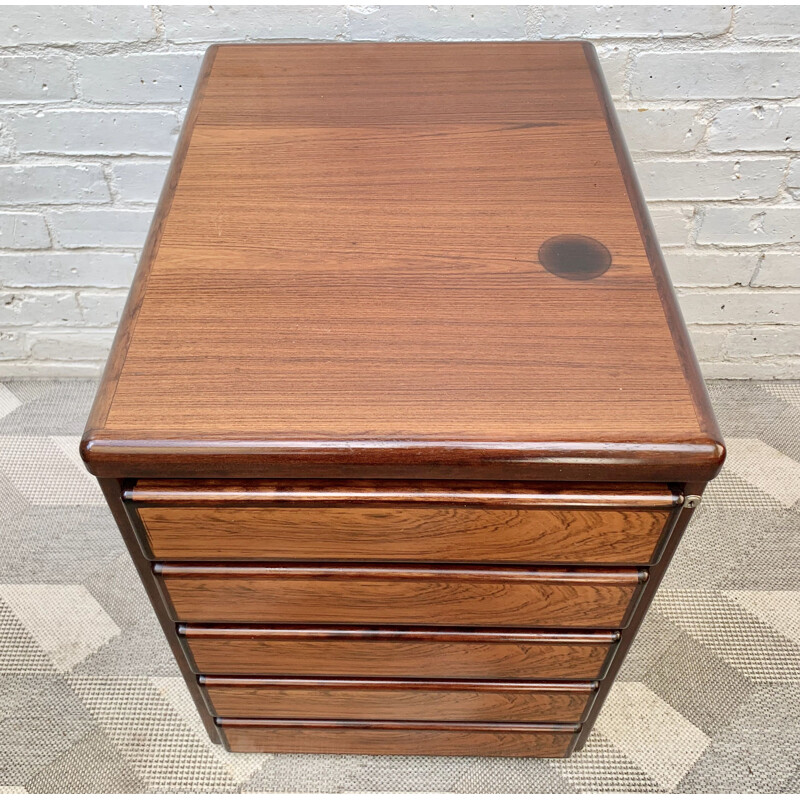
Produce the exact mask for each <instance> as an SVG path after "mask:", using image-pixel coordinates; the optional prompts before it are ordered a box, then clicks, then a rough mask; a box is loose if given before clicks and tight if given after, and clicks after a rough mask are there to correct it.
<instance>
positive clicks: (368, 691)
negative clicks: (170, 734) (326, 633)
mask: <svg viewBox="0 0 800 800" xmlns="http://www.w3.org/2000/svg"><path fill="white" fill-rule="evenodd" d="M200 683H201V684H202V685H203V687H204V688H205V690H206V693H207V697H208V700H209V707H210V709H211V712H212V714H214V715H215V716H219V717H252V718H266V719H320V718H324V719H352V720H359V719H374V720H421V721H426V720H427V721H431V722H445V721H454V722H580V721H581V720H582V719H583V716H584V713H585V712H586V710H587V709H588V707H589V702H590V700H591V699H592V697H593V696H594V693H595V691H596V689H597V686H598V684H597V683H531V682H513V683H511V682H506V683H497V682H489V681H478V682H476V681H433V682H431V681H411V680H374V679H373V680H365V679H358V680H353V679H350V680H341V679H340V680H330V679H326V680H319V679H316V680H315V679H313V678H234V677H213V676H201V677H200Z"/></svg>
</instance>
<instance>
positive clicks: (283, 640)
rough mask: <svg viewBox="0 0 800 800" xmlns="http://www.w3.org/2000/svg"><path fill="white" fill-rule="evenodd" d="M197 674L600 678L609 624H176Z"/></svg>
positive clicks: (610, 640) (609, 648) (612, 639)
mask: <svg viewBox="0 0 800 800" xmlns="http://www.w3.org/2000/svg"><path fill="white" fill-rule="evenodd" d="M181 633H182V637H181V641H182V643H183V645H184V647H185V648H186V649H187V651H188V655H189V660H190V662H192V663H193V666H194V668H195V669H196V670H197V671H198V672H200V673H206V674H212V675H213V674H216V675H306V676H341V677H352V676H363V677H384V678H413V677H417V678H464V679H474V680H537V679H541V680H548V679H550V680H559V679H561V680H593V679H598V678H602V677H603V675H604V674H605V667H606V665H607V664H608V662H609V661H610V658H611V654H612V652H613V650H614V649H615V647H616V643H617V640H618V639H619V634H618V633H617V632H616V631H595V632H581V633H578V632H576V633H569V632H564V631H519V630H517V631H502V632H498V631H447V630H444V631H443V630H436V629H433V628H429V629H405V630H403V629H395V630H392V629H383V630H375V629H370V628H355V629H331V628H318V629H311V628H295V629H287V628H243V627H239V628H215V627H206V626H197V625H184V626H181Z"/></svg>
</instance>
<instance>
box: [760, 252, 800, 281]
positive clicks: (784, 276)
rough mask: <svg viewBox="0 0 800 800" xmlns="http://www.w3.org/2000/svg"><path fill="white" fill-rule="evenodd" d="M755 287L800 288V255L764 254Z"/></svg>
mask: <svg viewBox="0 0 800 800" xmlns="http://www.w3.org/2000/svg"><path fill="white" fill-rule="evenodd" d="M752 285H753V286H776V287H777V286H800V254H799V253H764V255H763V257H762V260H761V264H760V265H759V267H758V271H757V272H756V274H755V276H754V277H753V280H752Z"/></svg>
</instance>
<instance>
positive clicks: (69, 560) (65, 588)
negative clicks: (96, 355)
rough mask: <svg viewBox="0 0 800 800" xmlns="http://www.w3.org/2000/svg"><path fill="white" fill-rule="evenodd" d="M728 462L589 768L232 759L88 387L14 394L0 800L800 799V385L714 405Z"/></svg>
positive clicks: (2, 433)
mask: <svg viewBox="0 0 800 800" xmlns="http://www.w3.org/2000/svg"><path fill="white" fill-rule="evenodd" d="M710 390H711V393H712V399H713V401H714V406H715V408H716V410H717V413H718V416H719V418H720V422H721V425H722V428H723V431H724V433H725V435H726V437H727V441H728V445H729V450H730V454H729V460H728V463H727V466H726V468H725V470H724V472H723V474H722V476H721V477H720V478H719V479H718V480H717V481H716V482H715V483H714V484H712V487H711V488H710V489H709V491H708V493H707V495H706V498H705V500H704V502H703V505H702V506H701V508H700V509H699V512H698V514H697V516H696V517H695V520H694V522H693V523H692V525H691V526H690V528H689V530H688V532H687V534H686V536H685V538H684V541H683V543H682V544H681V546H680V548H679V550H678V552H677V555H676V557H675V560H674V562H673V565H672V568H671V570H670V571H669V572H668V574H667V577H666V579H665V583H664V584H663V585H662V588H661V590H660V593H659V595H658V597H657V599H656V601H655V604H654V606H653V607H652V609H651V611H650V613H649V614H648V617H647V620H646V622H645V625H644V627H643V629H642V631H641V633H640V636H639V638H638V640H637V643H636V645H635V646H634V650H633V652H632V653H631V655H630V656H629V658H628V660H627V662H626V664H625V666H624V667H623V671H622V676H621V679H620V681H619V683H618V684H617V685H616V687H615V689H614V691H613V693H612V695H611V697H610V698H609V700H608V702H607V704H606V707H605V708H604V710H603V712H602V714H601V716H600V718H599V720H598V723H597V727H596V729H595V731H594V733H593V734H592V736H591V738H590V740H589V743H588V745H587V746H586V749H585V750H584V751H583V752H581V753H579V754H577V755H576V756H574V757H573V758H572V759H569V760H566V761H544V760H535V759H486V758H400V757H380V758H372V757H367V756H289V755H263V756H262V755H253V756H251V755H231V754H228V753H226V752H224V751H223V750H222V749H221V748H219V747H217V746H215V745H212V744H210V743H209V742H208V740H207V739H206V737H205V735H204V733H203V731H202V730H201V728H200V725H199V721H198V718H197V716H196V714H195V712H194V709H193V706H192V704H191V701H190V699H189V696H188V693H187V691H186V689H185V688H184V685H183V682H182V680H181V679H180V677H179V675H178V671H177V668H176V667H175V665H174V663H173V661H172V658H171V655H170V652H169V650H168V648H167V646H166V644H165V642H164V640H163V637H162V634H161V632H160V629H159V627H158V624H157V623H156V620H155V617H154V615H153V613H152V611H151V610H150V607H149V606H148V603H147V600H146V598H145V595H144V591H143V590H142V589H141V588H140V586H139V583H138V580H137V578H136V575H135V573H134V570H133V567H132V565H131V562H130V560H129V558H128V555H127V553H126V552H125V548H124V546H123V544H122V541H121V539H120V537H119V534H118V533H117V531H116V529H115V527H114V523H113V522H112V520H111V517H110V514H109V513H108V511H107V510H106V508H105V506H104V504H103V500H102V498H101V496H100V493H99V491H98V490H97V488H96V486H95V484H94V481H93V479H92V478H91V477H90V476H89V475H88V474H87V473H85V472H84V471H83V468H82V466H81V464H80V461H79V458H78V455H77V444H78V437H79V435H80V433H81V430H82V428H83V423H84V420H85V418H86V415H87V413H88V409H89V404H90V402H91V398H92V396H93V393H94V385H93V384H92V383H89V382H61V383H58V382H13V383H6V384H0V544H1V545H2V547H1V548H0V716H1V717H2V737H1V738H0V785H5V786H9V787H19V788H20V789H26V790H27V791H30V792H57V791H58V792H111V791H113V792H133V791H136V792H152V791H178V792H180V791H219V792H236V791H284V792H297V791H311V792H313V791H334V792H339V791H445V792H492V791H493V792H569V791H623V792H624V791H653V792H663V791H678V792H723V791H734V792H735V791H743V792H790V791H795V792H796V791H800V726H799V723H798V720H800V382H795V383H771V384H770V383H737V382H717V383H713V384H711V386H710Z"/></svg>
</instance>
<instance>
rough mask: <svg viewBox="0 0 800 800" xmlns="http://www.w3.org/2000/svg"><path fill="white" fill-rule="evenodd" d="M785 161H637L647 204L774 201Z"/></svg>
mask: <svg viewBox="0 0 800 800" xmlns="http://www.w3.org/2000/svg"><path fill="white" fill-rule="evenodd" d="M787 163H788V162H787V160H786V159H785V158H750V159H746V160H741V161H739V160H724V161H668V160H652V161H638V162H637V163H636V173H637V175H638V176H639V181H640V183H641V185H642V190H643V191H644V194H645V197H646V198H647V199H648V200H758V199H767V198H770V197H775V195H776V194H777V193H778V190H779V189H780V186H781V184H782V182H783V174H784V172H785V170H786V165H787Z"/></svg>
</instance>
